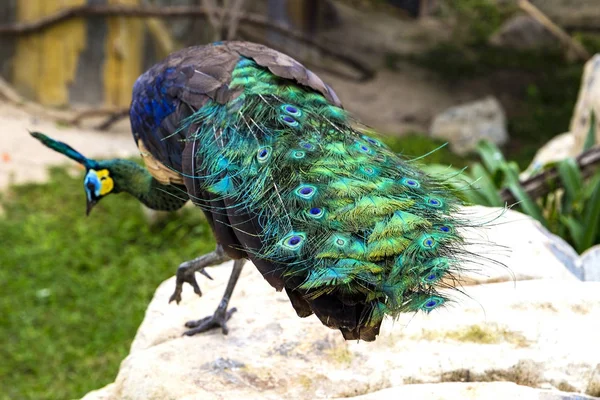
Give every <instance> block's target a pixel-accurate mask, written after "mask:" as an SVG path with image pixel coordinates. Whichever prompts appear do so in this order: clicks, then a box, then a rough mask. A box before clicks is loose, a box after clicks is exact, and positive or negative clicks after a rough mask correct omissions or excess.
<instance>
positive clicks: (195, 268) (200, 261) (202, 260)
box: [169, 244, 230, 304]
mask: <svg viewBox="0 0 600 400" xmlns="http://www.w3.org/2000/svg"><path fill="white" fill-rule="evenodd" d="M229 260H230V258H229V256H227V254H225V250H223V247H222V246H221V245H219V244H218V245H217V248H216V249H215V251H213V252H212V253H208V254H205V255H203V256H200V257H198V258H194V259H193V260H190V261H186V262H184V263H181V264H180V265H179V268H177V275H176V283H175V291H174V292H173V294H172V295H171V298H170V299H169V303H170V302H172V301H173V300H175V301H176V302H177V304H179V302H180V301H181V290H182V289H183V283H184V282H187V283H189V284H190V285H192V287H193V288H194V293H196V294H197V295H198V296H202V291H201V290H200V286H198V282H197V281H196V275H195V273H196V272H200V273H201V274H202V275H204V276H206V277H207V278H208V279H212V278H211V276H210V275H209V274H208V273H207V272H206V271H204V268H205V267H210V266H212V265H216V264H220V263H223V262H225V261H229Z"/></svg>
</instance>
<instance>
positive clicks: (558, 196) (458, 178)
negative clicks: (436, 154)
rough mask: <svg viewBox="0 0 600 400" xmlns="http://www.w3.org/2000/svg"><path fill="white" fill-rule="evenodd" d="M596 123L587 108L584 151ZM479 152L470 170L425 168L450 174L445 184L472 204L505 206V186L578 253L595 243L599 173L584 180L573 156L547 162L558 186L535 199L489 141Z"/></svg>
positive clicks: (599, 239) (599, 226) (598, 239)
mask: <svg viewBox="0 0 600 400" xmlns="http://www.w3.org/2000/svg"><path fill="white" fill-rule="evenodd" d="M595 126H596V123H595V115H594V113H593V112H592V116H591V122H590V129H589V131H588V135H587V138H586V141H585V148H584V150H589V149H590V148H591V147H592V146H593V145H594V143H595ZM478 152H479V155H480V157H481V163H478V162H476V163H474V164H473V165H472V167H471V172H470V173H469V174H467V173H464V172H463V171H460V170H457V169H453V168H447V167H442V166H440V165H434V166H429V167H428V171H429V172H430V173H437V174H440V173H443V172H444V171H445V172H446V174H447V175H448V174H451V175H450V178H449V179H448V184H449V185H451V186H453V187H454V188H456V189H458V190H461V191H462V192H463V195H464V197H465V198H466V199H467V200H468V201H470V202H471V203H474V204H480V205H485V206H493V207H502V206H504V205H505V204H504V201H503V199H502V197H501V196H500V191H501V190H502V189H509V190H510V191H511V193H512V194H513V196H514V197H515V199H516V200H517V203H516V207H518V208H519V209H520V210H521V211H523V212H524V213H526V214H528V215H529V216H531V217H533V218H535V219H536V220H538V221H539V222H540V223H542V224H543V225H544V226H545V227H547V228H548V229H549V230H550V231H551V232H553V233H555V234H557V235H559V236H561V237H563V238H564V239H566V240H567V241H568V242H570V243H571V244H572V245H573V246H574V247H575V249H576V250H577V251H578V252H580V253H581V252H583V251H585V250H586V249H588V248H589V247H591V246H593V245H594V244H596V243H600V171H599V172H598V173H596V174H595V175H594V176H593V177H591V178H589V179H584V177H583V175H582V173H581V171H580V170H579V166H578V165H577V161H576V160H575V159H574V158H567V159H565V160H562V161H559V162H557V163H551V164H547V165H545V166H544V168H543V169H547V168H550V167H556V170H557V173H558V177H559V180H560V183H561V185H560V186H557V187H555V188H554V190H551V191H550V192H549V193H548V194H546V195H544V196H542V197H541V198H539V199H535V200H534V199H532V198H531V196H530V195H529V194H528V193H527V192H526V190H525V189H524V188H523V186H522V184H521V182H520V179H519V174H520V172H521V171H520V169H519V166H518V165H517V163H515V162H514V161H506V160H505V158H504V156H503V155H502V152H501V151H500V150H499V149H498V147H497V146H496V145H494V144H492V143H490V142H486V141H482V142H481V143H479V145H478ZM543 169H542V171H543ZM465 189H469V190H465ZM471 189H473V190H471Z"/></svg>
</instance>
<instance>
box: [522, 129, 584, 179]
mask: <svg viewBox="0 0 600 400" xmlns="http://www.w3.org/2000/svg"><path fill="white" fill-rule="evenodd" d="M578 153H580V151H578V150H577V149H576V148H575V136H573V134H572V133H571V132H566V133H562V134H560V135H558V136H555V137H553V138H552V139H550V141H548V143H546V144H545V145H543V146H542V148H541V149H539V150H538V151H537V152H536V153H535V156H534V157H533V161H532V162H531V164H529V167H527V169H526V170H525V171H524V173H523V174H522V176H521V177H522V178H528V177H530V176H532V175H535V174H536V173H539V172H540V171H541V170H542V168H543V167H544V165H546V164H548V163H551V162H556V161H560V160H564V159H565V158H567V157H573V156H576V155H577V154H578Z"/></svg>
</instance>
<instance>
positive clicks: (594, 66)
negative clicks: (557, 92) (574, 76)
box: [569, 54, 600, 153]
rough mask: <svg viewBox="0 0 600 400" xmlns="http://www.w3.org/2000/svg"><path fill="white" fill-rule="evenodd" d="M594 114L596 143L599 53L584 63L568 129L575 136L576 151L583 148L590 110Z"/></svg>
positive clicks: (599, 138) (599, 102)
mask: <svg viewBox="0 0 600 400" xmlns="http://www.w3.org/2000/svg"><path fill="white" fill-rule="evenodd" d="M592 111H594V113H595V114H596V144H600V54H596V55H595V56H594V57H592V58H591V59H590V60H589V61H588V62H587V63H586V64H585V69H584V71H583V78H582V83H581V88H580V89H579V96H578V98H577V104H576V105H575V111H574V113H573V117H572V119H571V127H570V129H569V131H570V132H571V133H572V134H573V136H574V138H575V146H574V147H575V150H576V153H580V152H581V151H582V150H583V144H584V143H585V138H586V137H587V134H588V131H589V129H590V120H591V112H592Z"/></svg>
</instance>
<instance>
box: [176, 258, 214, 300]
mask: <svg viewBox="0 0 600 400" xmlns="http://www.w3.org/2000/svg"><path fill="white" fill-rule="evenodd" d="M198 272H200V273H201V274H202V275H204V276H206V277H207V278H208V279H210V280H213V278H212V276H210V275H209V274H208V272H206V271H205V270H204V268H202V269H201V270H200V271H198ZM185 282H187V283H189V284H190V285H191V286H192V288H193V289H194V293H196V294H197V295H198V296H200V297H202V290H200V286H199V285H198V281H197V280H196V274H195V271H193V270H190V269H189V267H188V265H187V263H183V264H181V265H180V266H179V268H177V275H176V283H175V291H174V292H173V294H172V295H171V297H170V298H169V303H171V302H172V301H175V302H177V304H179V302H180V301H181V292H182V290H183V284H184V283H185Z"/></svg>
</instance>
